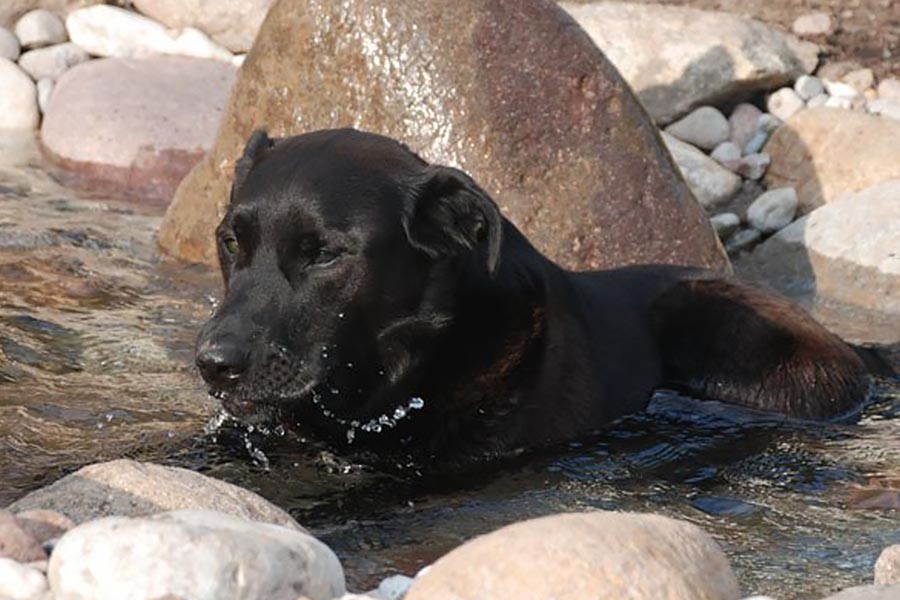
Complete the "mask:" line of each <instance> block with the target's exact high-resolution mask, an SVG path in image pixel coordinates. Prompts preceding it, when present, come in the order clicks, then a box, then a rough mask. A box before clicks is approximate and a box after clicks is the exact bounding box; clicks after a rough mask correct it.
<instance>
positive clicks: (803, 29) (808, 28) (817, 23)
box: [791, 12, 834, 37]
mask: <svg viewBox="0 0 900 600" xmlns="http://www.w3.org/2000/svg"><path fill="white" fill-rule="evenodd" d="M791 29H792V30H793V32H794V33H795V34H796V35H799V36H803V37H806V36H812V35H828V34H830V33H832V32H833V31H834V24H833V23H832V21H831V15H829V14H828V13H824V12H812V13H808V14H805V15H801V16H799V17H797V18H796V19H795V20H794V25H793V27H792V28H791Z"/></svg>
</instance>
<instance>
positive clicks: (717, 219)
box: [709, 212, 741, 242]
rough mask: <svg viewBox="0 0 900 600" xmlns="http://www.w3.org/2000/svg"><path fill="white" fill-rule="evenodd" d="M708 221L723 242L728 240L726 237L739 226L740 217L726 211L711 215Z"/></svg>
mask: <svg viewBox="0 0 900 600" xmlns="http://www.w3.org/2000/svg"><path fill="white" fill-rule="evenodd" d="M709 222H710V223H711V224H712V226H713V229H715V230H716V235H718V236H719V239H720V240H722V241H723V242H726V241H728V238H730V237H731V235H732V234H733V233H734V232H735V231H737V230H738V227H740V226H741V218H740V217H739V216H737V215H736V214H734V213H728V212H726V213H720V214H718V215H713V216H712V217H710V218H709Z"/></svg>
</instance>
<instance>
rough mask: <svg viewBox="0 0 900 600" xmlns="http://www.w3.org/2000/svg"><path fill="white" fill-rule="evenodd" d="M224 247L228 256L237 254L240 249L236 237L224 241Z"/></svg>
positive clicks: (229, 237)
mask: <svg viewBox="0 0 900 600" xmlns="http://www.w3.org/2000/svg"><path fill="white" fill-rule="evenodd" d="M222 247H223V248H225V252H227V253H228V254H232V255H233V254H237V253H238V250H239V249H240V245H239V244H238V241H237V239H235V237H234V236H228V237H226V238H223V239H222Z"/></svg>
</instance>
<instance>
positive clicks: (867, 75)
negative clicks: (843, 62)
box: [842, 69, 875, 94]
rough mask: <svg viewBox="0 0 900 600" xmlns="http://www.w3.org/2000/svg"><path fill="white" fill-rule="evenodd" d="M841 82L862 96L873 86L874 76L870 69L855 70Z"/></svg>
mask: <svg viewBox="0 0 900 600" xmlns="http://www.w3.org/2000/svg"><path fill="white" fill-rule="evenodd" d="M842 81H843V82H844V83H846V84H847V85H849V86H850V87H852V88H853V89H854V90H856V91H857V92H859V93H860V94H862V93H864V92H865V91H866V90H868V89H869V88H871V87H872V86H873V85H874V84H875V74H874V73H873V72H872V69H856V70H855V71H850V72H849V73H847V74H846V75H844V77H843V78H842Z"/></svg>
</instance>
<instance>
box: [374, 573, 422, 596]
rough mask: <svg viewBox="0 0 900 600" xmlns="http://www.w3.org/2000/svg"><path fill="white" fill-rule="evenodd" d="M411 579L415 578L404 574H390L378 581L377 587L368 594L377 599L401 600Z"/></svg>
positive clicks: (411, 582)
mask: <svg viewBox="0 0 900 600" xmlns="http://www.w3.org/2000/svg"><path fill="white" fill-rule="evenodd" d="M413 581H415V580H414V579H413V578H412V577H407V576H406V575H391V576H390V577H388V578H387V579H385V580H384V581H382V582H381V583H379V584H378V589H376V590H375V591H373V592H370V594H371V595H372V596H374V597H375V598H378V599H379V600H403V597H404V596H405V595H406V592H408V591H409V586H411V585H412V584H413Z"/></svg>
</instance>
